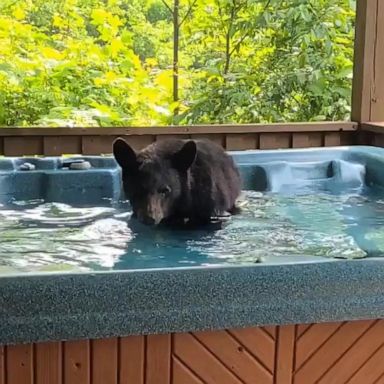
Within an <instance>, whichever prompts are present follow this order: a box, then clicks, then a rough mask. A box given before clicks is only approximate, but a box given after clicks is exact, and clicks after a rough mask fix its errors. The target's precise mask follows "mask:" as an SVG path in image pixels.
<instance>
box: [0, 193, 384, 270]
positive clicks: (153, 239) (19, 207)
mask: <svg viewBox="0 0 384 384" xmlns="http://www.w3.org/2000/svg"><path fill="white" fill-rule="evenodd" d="M298 192H299V193H298ZM242 199H243V212H242V213H241V214H240V215H238V216H234V217H232V218H230V219H229V220H228V221H226V222H225V223H224V225H223V226H222V229H219V230H213V229H212V228H205V229H203V230H194V231H192V230H178V231H177V230H170V229H152V228H148V227H145V226H142V225H140V224H138V223H136V222H135V221H134V220H132V219H131V218H130V216H131V213H130V209H129V205H128V204H127V203H126V202H119V203H113V202H108V201H106V202H105V204H103V206H97V207H95V206H94V207H86V206H82V207H73V206H69V205H66V204H62V203H54V202H53V203H52V202H50V203H48V202H44V201H41V200H38V201H14V202H11V203H9V204H7V205H3V206H0V273H9V272H13V271H18V272H37V271H38V272H41V271H61V272H62V271H71V270H82V271H92V270H120V269H125V270H126V269H141V268H161V267H183V266H201V265H207V266H210V265H223V264H227V265H228V264H230V265H234V264H235V265H240V264H255V263H280V262H291V261H292V262H306V261H313V260H315V261H316V260H327V259H330V258H331V259H333V258H362V257H367V256H368V257H369V256H379V257H381V256H382V255H384V227H383V224H384V192H383V191H382V190H381V189H377V188H376V189H370V188H367V187H358V188H349V189H341V190H321V189H320V190H319V189H318V188H302V189H301V190H300V191H298V190H297V189H296V191H295V193H294V194H292V193H290V191H289V189H286V191H285V193H281V192H280V193H278V194H277V193H264V194H263V193H259V192H254V191H246V192H244V196H243V198H242Z"/></svg>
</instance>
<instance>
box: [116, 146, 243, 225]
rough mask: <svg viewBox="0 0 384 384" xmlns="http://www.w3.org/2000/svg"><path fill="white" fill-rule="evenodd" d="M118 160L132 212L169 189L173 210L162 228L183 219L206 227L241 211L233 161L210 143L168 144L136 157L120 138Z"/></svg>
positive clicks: (155, 147) (117, 147)
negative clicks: (168, 223)
mask: <svg viewBox="0 0 384 384" xmlns="http://www.w3.org/2000/svg"><path fill="white" fill-rule="evenodd" d="M114 155H115V158H116V160H117V162H118V163H119V165H120V166H121V167H122V179H123V187H124V191H125V193H126V196H127V198H128V199H129V200H130V202H131V205H132V208H133V211H134V213H137V211H138V210H140V209H141V207H143V206H144V205H145V200H146V199H147V198H148V195H149V194H150V193H154V192H153V191H159V190H160V191H162V190H163V189H164V188H168V187H169V189H170V192H169V191H167V193H168V196H167V199H169V204H168V203H167V204H168V206H169V210H168V211H167V212H166V214H165V218H164V220H163V223H164V222H170V223H175V221H176V222H177V221H178V220H180V221H182V220H184V219H188V220H189V221H190V222H193V223H197V224H198V223H208V222H210V221H211V219H212V217H218V216H220V215H222V214H224V213H225V212H229V213H231V214H235V213H237V212H238V208H237V207H236V205H235V202H236V199H237V198H238V196H239V194H240V191H241V181H240V175H239V172H238V170H237V168H236V166H235V164H234V162H233V159H232V158H231V157H230V156H229V155H227V154H226V153H225V151H224V150H223V149H222V148H221V147H220V146H218V145H217V144H215V143H213V142H211V141H208V140H177V139H168V140H163V141H158V142H156V143H153V144H151V145H149V146H148V147H146V148H145V149H143V150H142V151H141V152H139V153H135V152H134V151H133V150H132V149H131V147H129V146H128V144H126V143H125V141H123V140H122V139H117V140H116V141H115V142H114ZM167 209H168V208H167Z"/></svg>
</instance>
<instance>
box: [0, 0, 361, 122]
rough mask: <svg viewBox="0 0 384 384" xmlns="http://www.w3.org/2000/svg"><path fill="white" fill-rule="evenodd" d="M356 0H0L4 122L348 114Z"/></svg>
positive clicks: (229, 119) (231, 119)
mask: <svg viewBox="0 0 384 384" xmlns="http://www.w3.org/2000/svg"><path fill="white" fill-rule="evenodd" d="M354 16H355V1H353V0H1V2H0V125H1V126H35V125H40V126H127V125H133V126H143V125H144V126H146V125H169V124H198V123H258V122H289V121H321V120H344V119H349V113H350V98H351V79H352V59H353V36H354Z"/></svg>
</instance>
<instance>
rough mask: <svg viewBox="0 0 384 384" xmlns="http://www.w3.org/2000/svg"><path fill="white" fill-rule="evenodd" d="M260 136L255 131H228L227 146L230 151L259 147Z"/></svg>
mask: <svg viewBox="0 0 384 384" xmlns="http://www.w3.org/2000/svg"><path fill="white" fill-rule="evenodd" d="M258 146H259V137H258V135H257V134H255V133H243V134H237V133H228V134H227V135H226V142H225V148H226V149H227V150H229V151H237V150H245V149H257V148H258Z"/></svg>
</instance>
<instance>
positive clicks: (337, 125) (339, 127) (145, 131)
mask: <svg viewBox="0 0 384 384" xmlns="http://www.w3.org/2000/svg"><path fill="white" fill-rule="evenodd" d="M357 127H358V124H357V123H355V122H349V121H340V122H334V121H332V122H318V123H276V124H222V125H193V126H176V125H175V126H164V127H127V128H113V127H111V128H105V127H100V128H95V127H92V128H52V127H46V128H44V127H36V128H16V127H14V128H0V136H77V135H81V136H87V135H90V136H92V135H93V136H94V135H110V136H119V135H188V134H194V133H196V134H206V133H263V132H271V133H273V132H332V131H355V130H357Z"/></svg>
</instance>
